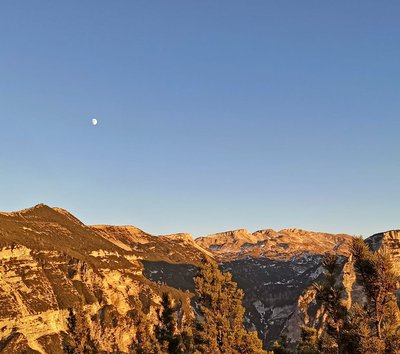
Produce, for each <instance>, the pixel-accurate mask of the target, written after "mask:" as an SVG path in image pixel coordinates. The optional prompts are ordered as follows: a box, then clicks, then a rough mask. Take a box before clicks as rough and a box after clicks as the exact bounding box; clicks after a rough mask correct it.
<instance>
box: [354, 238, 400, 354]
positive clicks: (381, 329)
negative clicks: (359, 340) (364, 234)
mask: <svg viewBox="0 0 400 354" xmlns="http://www.w3.org/2000/svg"><path fill="white" fill-rule="evenodd" d="M352 252H353V256H354V259H355V268H356V270H357V271H358V273H359V274H360V276H361V282H362V285H363V288H364V291H365V294H366V296H367V305H366V308H365V311H366V314H367V316H368V318H369V321H368V322H369V323H370V324H371V325H372V328H373V329H374V331H373V332H372V333H371V334H372V336H375V337H376V338H375V339H374V342H375V344H374V345H375V347H376V349H375V350H376V353H380V352H382V353H383V352H385V353H396V352H398V351H400V339H399V338H400V336H399V333H400V323H399V308H398V305H397V300H396V296H395V293H394V292H395V290H396V286H397V281H398V277H397V276H396V274H395V273H394V270H393V265H392V263H391V261H390V259H389V257H388V256H387V255H386V254H384V253H380V252H375V253H374V252H372V251H371V250H370V248H369V247H368V245H367V244H366V243H365V242H364V240H363V239H361V238H355V239H354V241H353V247H352ZM370 338H372V337H371V336H370ZM378 344H379V345H378ZM378 348H382V349H379V351H378ZM384 348H385V349H384Z"/></svg>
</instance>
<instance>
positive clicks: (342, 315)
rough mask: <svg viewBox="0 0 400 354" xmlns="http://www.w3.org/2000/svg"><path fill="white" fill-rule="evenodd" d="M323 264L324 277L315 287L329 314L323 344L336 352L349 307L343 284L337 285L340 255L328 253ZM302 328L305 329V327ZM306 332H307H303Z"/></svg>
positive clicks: (339, 345)
mask: <svg viewBox="0 0 400 354" xmlns="http://www.w3.org/2000/svg"><path fill="white" fill-rule="evenodd" d="M322 265H323V267H324V268H325V274H324V279H323V280H322V281H321V282H320V283H317V284H314V288H315V289H316V290H317V296H316V297H317V300H319V301H321V302H322V305H323V308H324V311H325V313H326V314H327V319H326V328H325V336H324V337H321V342H324V343H322V345H323V346H325V347H327V348H330V350H331V351H332V352H334V353H339V352H341V349H340V347H341V329H342V327H343V324H344V322H345V319H346V314H347V308H346V307H345V306H344V305H343V303H342V294H343V286H342V285H337V275H338V273H339V271H340V269H339V268H340V267H339V264H338V257H337V256H336V255H332V254H326V255H325V256H324V258H323V261H322ZM302 330H304V331H305V328H304V327H303V328H302ZM303 334H306V333H303Z"/></svg>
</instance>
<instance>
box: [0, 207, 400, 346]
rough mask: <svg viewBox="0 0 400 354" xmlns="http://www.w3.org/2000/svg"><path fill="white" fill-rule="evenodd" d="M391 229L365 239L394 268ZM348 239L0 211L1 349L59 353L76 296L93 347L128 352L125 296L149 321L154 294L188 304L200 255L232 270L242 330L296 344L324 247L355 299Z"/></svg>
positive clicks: (308, 315) (315, 315)
mask: <svg viewBox="0 0 400 354" xmlns="http://www.w3.org/2000/svg"><path fill="white" fill-rule="evenodd" d="M399 234H400V232H399V231H389V232H385V233H382V234H377V235H374V236H372V237H371V238H369V239H368V240H367V241H368V242H369V243H370V245H371V248H372V249H374V250H375V251H380V252H387V253H388V254H389V255H390V257H391V258H392V260H393V263H394V266H395V267H397V268H396V269H399ZM351 240H352V238H351V236H349V235H345V234H340V235H332V234H327V233H316V232H309V231H304V230H298V229H286V230H281V231H274V230H270V229H267V230H260V231H257V232H254V233H250V232H248V231H247V230H235V231H228V232H224V233H219V234H214V235H210V236H207V237H201V238H198V239H196V240H193V238H192V237H191V235H190V234H186V233H180V234H174V235H163V236H154V235H151V234H148V233H146V232H144V231H142V230H140V229H138V228H136V227H134V226H110V225H95V226H87V225H84V224H83V223H82V222H81V221H80V220H78V219H77V218H76V217H75V216H73V215H71V214H70V213H69V212H68V211H66V210H64V209H61V208H50V207H48V206H46V205H43V204H40V205H37V206H35V207H33V208H30V209H26V210H22V211H19V212H13V213H0V305H1V306H0V350H1V351H2V352H5V353H19V352H23V351H28V352H30V353H35V352H37V353H62V346H61V342H62V338H63V336H64V335H65V334H64V333H65V331H66V329H67V327H66V325H67V323H66V318H67V316H68V308H69V307H71V306H74V305H75V304H76V303H78V302H80V303H83V304H84V309H85V310H86V312H87V316H88V318H89V317H90V319H91V321H90V332H91V335H92V337H93V338H94V339H95V340H96V341H97V342H98V343H99V344H100V346H101V348H102V350H104V351H112V349H113V348H115V346H117V347H118V348H119V350H120V351H121V352H127V351H128V347H129V345H130V344H131V342H132V339H133V338H132V333H134V332H135V327H134V322H133V321H132V307H133V302H134V299H137V298H139V299H140V300H141V301H142V304H143V308H144V309H145V311H146V313H147V314H148V319H149V320H150V321H152V322H153V323H155V322H156V310H157V309H158V308H159V304H160V295H161V293H162V292H163V291H165V290H172V292H173V294H174V296H175V297H177V298H179V299H180V300H184V301H186V302H189V301H190V299H191V301H192V303H193V302H194V301H195V298H193V297H192V294H193V292H194V283H193V276H194V275H195V274H196V272H197V267H198V266H199V265H200V263H201V261H202V259H204V258H212V259H215V260H216V261H217V262H219V264H220V267H221V269H222V270H224V271H230V272H232V275H233V279H234V280H235V281H237V282H238V285H239V287H240V288H242V289H243V291H244V305H245V308H246V312H245V321H246V326H247V327H248V328H251V329H257V331H258V332H259V333H260V336H262V338H263V340H264V343H265V344H266V345H268V344H270V343H271V342H272V341H273V340H275V339H276V338H278V337H279V336H280V335H281V334H286V335H287V336H288V337H289V338H291V339H292V341H295V340H296V339H298V338H299V325H300V324H302V323H305V324H309V325H317V326H318V325H320V324H321V323H322V322H323V314H322V313H321V311H320V307H319V305H318V304H317V302H316V301H315V291H314V290H313V288H312V283H313V282H315V281H318V280H319V279H320V277H321V274H322V272H323V269H322V267H321V261H322V257H323V255H324V254H325V253H327V252H328V253H333V254H337V255H339V257H340V262H341V267H342V271H341V274H340V277H339V281H340V282H341V283H342V284H343V285H344V287H345V298H344V301H346V303H347V305H348V306H350V305H351V303H352V302H354V301H363V296H364V295H363V291H362V288H361V287H360V285H359V283H358V282H357V279H356V278H357V277H356V274H355V272H354V264H353V260H352V259H351V256H350V245H351ZM186 290H188V292H186ZM105 319H109V320H105ZM110 319H111V320H110Z"/></svg>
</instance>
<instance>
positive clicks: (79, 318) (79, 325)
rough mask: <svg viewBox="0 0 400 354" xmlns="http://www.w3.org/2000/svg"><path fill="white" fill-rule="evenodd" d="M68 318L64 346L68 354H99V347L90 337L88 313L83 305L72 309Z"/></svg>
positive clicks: (79, 304)
mask: <svg viewBox="0 0 400 354" xmlns="http://www.w3.org/2000/svg"><path fill="white" fill-rule="evenodd" d="M68 311H69V315H68V318H67V335H68V336H67V338H65V340H64V343H63V346H64V350H65V351H66V352H67V353H68V354H94V353H98V349H97V345H96V343H95V342H94V341H93V340H92V338H91V336H90V328H89V324H88V320H87V314H86V311H85V310H84V308H83V305H82V304H81V303H78V304H77V305H76V306H75V307H73V308H70V309H69V310H68Z"/></svg>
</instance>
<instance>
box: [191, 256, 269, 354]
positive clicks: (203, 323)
mask: <svg viewBox="0 0 400 354" xmlns="http://www.w3.org/2000/svg"><path fill="white" fill-rule="evenodd" d="M194 282H195V285H196V294H197V298H198V300H197V305H198V314H199V317H198V319H197V320H196V325H195V327H196V328H195V342H196V349H197V350H198V351H199V352H200V353H213V354H221V353H230V354H236V353H240V354H242V353H246V354H255V353H265V352H264V351H263V350H262V343H261V341H260V340H259V339H258V337H257V336H256V335H254V334H253V333H249V332H248V331H246V330H245V328H244V325H243V318H244V308H243V306H242V299H243V292H242V290H240V289H238V287H237V284H236V283H235V282H233V281H232V276H231V274H230V273H221V272H220V271H219V269H218V265H217V264H216V263H215V262H211V261H207V260H205V261H203V263H202V266H201V267H200V269H199V272H198V274H197V275H196V277H195V278H194Z"/></svg>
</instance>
